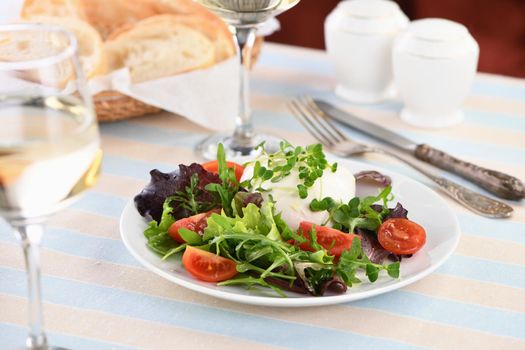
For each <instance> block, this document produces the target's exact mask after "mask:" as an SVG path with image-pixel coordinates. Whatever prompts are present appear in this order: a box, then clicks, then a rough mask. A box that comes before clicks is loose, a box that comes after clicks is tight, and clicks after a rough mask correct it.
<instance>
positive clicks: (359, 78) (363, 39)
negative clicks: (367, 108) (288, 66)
mask: <svg viewBox="0 0 525 350" xmlns="http://www.w3.org/2000/svg"><path fill="white" fill-rule="evenodd" d="M407 24H408V18H407V17H406V16H405V14H404V13H403V12H402V11H401V10H400V8H399V6H398V5H397V4H396V3H395V2H393V1H388V0H348V1H342V2H341V3H339V5H338V6H337V7H336V8H335V9H334V10H333V11H332V12H331V13H330V15H328V17H327V18H326V21H325V43H326V48H327V50H328V54H329V56H330V57H331V59H332V61H333V62H334V64H335V69H336V73H337V78H338V80H339V84H338V85H337V87H336V90H335V92H336V94H337V95H338V96H340V97H342V98H344V99H346V100H349V101H352V102H358V103H373V102H377V101H380V100H383V99H385V98H387V97H390V96H391V95H392V91H393V90H392V85H393V84H392V63H391V50H392V44H393V41H394V38H395V36H396V35H397V34H398V33H399V32H400V30H402V29H403V28H405V27H406V26H407Z"/></svg>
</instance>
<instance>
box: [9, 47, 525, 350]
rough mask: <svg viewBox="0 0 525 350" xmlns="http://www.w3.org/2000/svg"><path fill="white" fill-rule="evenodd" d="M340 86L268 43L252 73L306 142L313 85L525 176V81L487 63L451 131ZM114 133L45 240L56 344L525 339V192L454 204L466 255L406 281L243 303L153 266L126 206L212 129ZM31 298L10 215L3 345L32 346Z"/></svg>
mask: <svg viewBox="0 0 525 350" xmlns="http://www.w3.org/2000/svg"><path fill="white" fill-rule="evenodd" d="M334 85H335V74H334V73H333V71H332V68H331V66H330V64H329V62H328V60H327V57H326V55H325V54H324V53H323V52H321V51H314V50H307V49H298V48H292V47H288V46H282V45H275V44H265V47H264V50H263V54H262V57H261V58H260V61H259V63H258V65H257V67H256V69H255V71H254V76H253V93H254V97H253V103H254V114H255V119H256V123H257V126H258V127H259V128H260V129H264V130H266V131H268V132H271V133H274V134H278V135H280V136H282V137H285V138H287V139H288V140H290V141H291V142H293V143H298V144H306V143H311V142H314V140H313V139H312V138H311V137H310V136H309V135H307V134H306V132H305V131H304V130H303V129H302V127H301V126H300V124H298V123H297V122H296V121H295V120H294V119H293V118H292V116H291V115H290V113H288V112H287V110H286V107H285V104H284V102H285V100H286V97H290V96H296V95H299V94H310V95H313V96H317V97H323V98H326V99H328V100H331V101H333V102H336V103H338V104H339V105H340V106H342V107H345V108H347V109H348V110H350V111H353V112H355V113H358V114H359V115H361V116H363V117H366V118H368V119H370V120H373V121H375V122H378V123H382V124H383V125H386V126H388V127H391V128H393V129H394V130H396V131H398V132H400V133H402V134H404V135H407V136H410V137H412V138H414V139H415V140H419V141H425V142H428V143H430V144H432V145H435V146H436V147H439V148H442V149H444V150H445V151H449V152H451V153H453V154H455V155H457V156H460V157H463V158H465V159H469V160H472V161H475V162H477V163H479V164H482V165H484V166H490V167H492V168H495V169H499V170H502V171H506V172H509V173H511V174H513V175H516V176H519V177H521V178H522V179H523V178H525V80H518V79H512V78H505V77H499V76H492V75H486V74H479V75H478V76H477V77H476V81H475V84H474V86H473V90H472V94H471V96H470V97H469V98H468V100H467V102H466V104H465V113H466V121H465V122H464V123H463V124H461V125H459V126H456V127H454V128H449V129H446V130H440V131H432V130H421V129H416V128H413V127H410V126H407V125H405V124H402V123H401V122H400V121H399V119H398V117H397V113H398V111H399V110H400V107H401V106H400V104H399V103H398V102H389V103H382V104H379V105H373V106H364V105H363V106H360V105H351V104H349V103H345V102H344V101H340V100H337V99H336V98H335V97H334V96H333V93H332V89H333V87H334ZM347 131H348V134H349V135H350V136H351V137H355V138H356V139H359V140H364V141H370V140H369V139H368V138H367V137H364V136H362V135H360V134H358V133H356V132H353V131H350V130H347ZM101 132H102V140H103V149H104V152H105V159H104V167H103V173H102V176H101V178H100V182H99V184H98V185H97V186H96V188H95V189H94V190H93V191H90V192H89V193H88V194H87V195H86V196H85V197H83V198H82V199H81V200H80V201H79V202H78V203H77V204H75V205H74V206H73V207H72V208H71V209H68V210H67V211H65V212H63V213H61V214H59V215H58V216H57V217H56V218H54V219H53V220H52V221H51V223H50V224H49V227H48V230H47V234H46V235H45V240H44V243H43V251H42V258H43V273H44V276H43V288H44V301H45V316H46V326H47V330H48V333H49V337H50V339H51V341H52V343H53V344H60V345H63V346H67V347H71V348H74V349H78V350H82V349H86V350H88V349H89V350H92V349H98V350H103V349H116V350H124V349H137V348H140V349H170V348H173V349H174V348H180V349H211V348H213V349H216V350H220V349H247V348H249V349H273V348H297V349H350V348H351V349H374V350H378V349H389V350H395V349H422V348H436V349H437V348H440V349H476V350H479V349H525V203H524V202H523V201H521V202H519V203H513V205H514V206H515V208H516V212H515V215H514V216H513V218H512V219H510V220H490V219H485V218H482V217H479V216H476V215H473V214H471V213H470V212H468V211H466V210H464V209H463V208H461V207H460V206H458V205H456V204H455V203H454V202H452V201H449V203H450V205H451V206H452V207H453V208H454V210H455V211H456V212H457V215H458V217H459V220H460V223H461V228H462V237H461V242H460V244H459V246H458V248H457V250H456V252H455V254H454V255H453V256H452V257H451V258H450V259H449V260H448V261H447V262H446V263H445V264H444V265H443V266H442V267H441V268H440V269H438V270H437V272H435V273H433V274H431V275H430V276H428V277H426V278H425V279H423V280H421V281H419V282H417V283H415V284H413V285H410V286H408V287H405V288H403V289H401V290H397V291H394V292H391V293H388V294H385V295H381V296H377V297H374V298H370V299H366V300H362V301H358V302H353V303H348V304H343V305H337V306H329V307H322V308H300V309H279V308H269V307H256V306H248V305H241V304H235V303H231V302H226V301H222V300H219V299H214V298H211V297H208V296H205V295H201V294H198V293H195V292H192V291H190V290H186V289H184V288H182V287H179V286H177V285H175V284H172V283H170V282H168V281H165V280H163V279H162V278H160V277H157V276H156V275H154V274H152V273H150V272H148V271H147V270H145V269H144V268H143V267H142V266H140V265H139V264H138V263H137V262H136V261H135V260H134V259H133V258H132V257H131V255H130V254H129V253H128V252H127V251H126V249H125V248H124V245H123V244H122V242H121V240H120V237H119V231H118V219H119V215H120V212H121V210H122V209H123V207H124V205H125V204H126V202H127V201H129V199H130V198H132V197H133V196H134V195H135V194H136V193H137V192H138V191H139V190H140V189H141V187H142V186H143V185H144V183H145V182H146V181H147V180H148V172H149V170H150V169H152V168H156V167H157V168H159V169H162V170H170V169H173V168H174V167H175V166H176V165H177V164H178V163H179V162H184V163H188V162H189V161H192V160H198V159H196V158H195V156H194V154H193V153H192V148H193V146H194V145H195V143H196V142H197V141H199V140H200V139H201V138H202V137H204V136H205V135H206V134H207V132H208V131H206V130H204V129H202V128H200V127H197V126H196V125H194V124H192V123H190V122H188V121H186V120H185V119H183V118H181V117H177V116H173V115H168V114H166V113H165V114H159V115H157V116H149V117H143V118H138V119H134V120H130V121H125V122H119V123H114V124H106V125H102V126H101ZM362 160H363V161H365V162H368V163H370V164H371V165H381V166H383V167H387V168H390V169H392V170H395V171H398V172H401V173H404V174H406V175H408V176H411V177H413V178H415V179H417V180H419V181H421V182H423V183H425V184H427V185H429V186H430V187H434V188H435V186H433V185H432V184H430V183H429V182H428V181H427V180H426V179H424V178H423V177H421V176H420V175H419V174H417V173H415V172H414V171H412V170H411V169H409V168H407V167H405V166H404V165H402V164H400V163H398V162H396V161H395V160H392V159H389V158H385V157H384V156H380V155H368V156H366V157H363V158H362ZM458 181H460V182H462V183H464V181H461V180H458ZM447 200H448V199H447ZM436 220H439V218H436ZM25 296H26V284H25V273H24V271H23V265H22V253H21V249H20V248H19V247H18V246H17V242H16V240H15V239H14V238H13V235H11V234H10V232H9V229H8V227H7V226H6V225H5V224H3V223H0V348H1V349H12V348H14V347H16V346H20V345H21V344H23V341H24V337H25V335H26V329H25V323H26V300H25Z"/></svg>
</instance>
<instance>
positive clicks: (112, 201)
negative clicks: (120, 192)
mask: <svg viewBox="0 0 525 350" xmlns="http://www.w3.org/2000/svg"><path fill="white" fill-rule="evenodd" d="M127 202H128V199H126V198H122V197H117V196H113V195H111V194H106V193H100V192H95V191H88V192H86V193H85V194H84V195H83V196H82V197H81V198H80V199H79V200H78V201H77V202H75V203H74V204H73V205H72V207H73V208H76V209H82V210H88V211H90V212H93V213H96V214H98V215H102V216H111V217H118V216H120V213H122V210H123V209H124V207H125V206H126V203H127Z"/></svg>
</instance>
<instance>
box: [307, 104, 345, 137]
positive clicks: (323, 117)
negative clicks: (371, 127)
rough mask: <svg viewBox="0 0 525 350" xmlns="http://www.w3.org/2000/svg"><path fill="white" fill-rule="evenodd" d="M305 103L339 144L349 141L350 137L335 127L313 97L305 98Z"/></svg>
mask: <svg viewBox="0 0 525 350" xmlns="http://www.w3.org/2000/svg"><path fill="white" fill-rule="evenodd" d="M303 101H304V103H305V104H306V105H307V106H308V108H309V109H310V111H311V112H312V113H313V114H314V115H315V116H317V117H318V118H319V119H320V120H322V121H323V123H322V125H323V127H324V128H325V129H329V130H327V131H328V132H329V133H330V134H331V135H332V136H333V137H334V139H336V140H338V142H341V141H346V140H348V137H347V136H346V135H345V134H343V133H342V132H341V131H339V129H338V128H336V127H335V125H334V123H333V122H332V121H331V120H330V118H329V117H328V116H327V115H326V113H325V112H323V111H322V110H321V109H320V108H319V107H318V106H317V104H316V103H315V102H314V100H313V99H312V98H311V97H309V96H303ZM330 130H331V131H330ZM335 135H336V136H335Z"/></svg>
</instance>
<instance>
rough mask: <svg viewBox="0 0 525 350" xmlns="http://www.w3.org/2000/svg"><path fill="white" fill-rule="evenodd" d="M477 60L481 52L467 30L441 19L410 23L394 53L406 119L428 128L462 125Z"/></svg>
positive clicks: (395, 76) (396, 76)
mask: <svg viewBox="0 0 525 350" xmlns="http://www.w3.org/2000/svg"><path fill="white" fill-rule="evenodd" d="M478 56H479V46H478V44H477V43H476V41H475V40H474V38H473V37H472V36H471V35H470V33H469V32H468V30H467V28H466V27H465V26H463V25H462V24H459V23H456V22H452V21H449V20H446V19H439V18H428V19H422V20H417V21H414V22H412V23H410V25H409V26H408V27H407V28H406V30H405V31H404V32H402V33H401V34H399V36H398V37H397V38H396V40H395V42H394V48H393V50H392V62H393V67H394V81H395V84H396V88H397V91H398V94H399V96H400V98H401V100H402V101H403V102H404V104H405V106H404V108H403V110H402V111H401V119H402V120H404V121H405V122H407V123H409V124H412V125H415V126H419V127H428V128H440V127H447V126H452V125H455V124H457V123H460V122H461V121H462V120H463V113H462V112H461V109H460V108H461V105H462V103H463V102H464V100H465V98H466V97H467V95H468V93H469V91H470V87H471V85H472V80H473V79H474V76H475V74H476V69H477V64H478Z"/></svg>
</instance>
